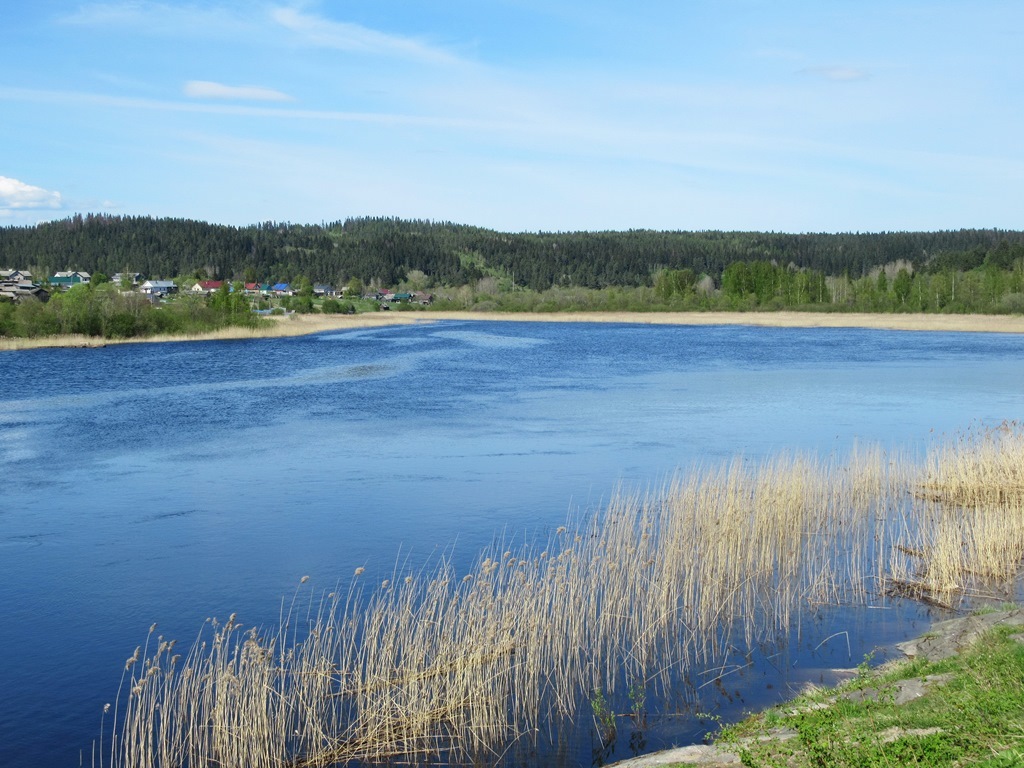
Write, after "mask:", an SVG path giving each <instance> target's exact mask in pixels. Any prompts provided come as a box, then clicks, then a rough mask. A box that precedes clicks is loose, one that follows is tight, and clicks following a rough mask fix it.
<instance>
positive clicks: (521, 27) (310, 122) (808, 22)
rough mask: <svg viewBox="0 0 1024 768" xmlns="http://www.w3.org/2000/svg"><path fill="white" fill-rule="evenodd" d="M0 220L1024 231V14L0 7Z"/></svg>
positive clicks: (979, 9) (838, 4) (945, 4)
mask: <svg viewBox="0 0 1024 768" xmlns="http://www.w3.org/2000/svg"><path fill="white" fill-rule="evenodd" d="M0 29H2V35H0V225H2V226H10V225H31V224H35V223H37V222H40V221H49V220H55V219H63V218H67V217H69V216H71V215H73V214H75V213H106V214H111V215H131V216H153V217H182V218H191V219H198V220H201V221H208V222H211V223H219V224H230V225H236V226H244V225H248V224H255V223H260V222H266V221H276V222H293V223H312V224H318V223H321V222H332V221H337V220H341V219H345V218H348V217H352V216H397V217H400V218H411V219H430V220H433V221H451V222H455V223H460V224H473V225H477V226H483V227H490V228H494V229H498V230H502V231H508V232H535V231H561V232H566V231H579V230H591V231H600V230H626V229H658V230H759V231H775V232H880V231H906V230H911V231H916V230H924V231H931V230H948V229H960V228H1001V229H1024V205H1022V202H1024V190H1022V183H1021V182H1022V181H1024V2H1021V0H971V1H970V2H967V1H961V0H806V1H803V0H644V1H643V2H638V1H637V0H633V1H632V2H621V1H619V0H585V1H584V0H444V2H439V1H438V0H403V1H402V2H397V1H396V0H319V1H317V0H305V1H302V0H299V1H289V0H277V1H276V2H275V1H273V0H271V2H261V1H260V0H244V1H243V0H220V1H216V0H215V1H213V2H156V1H152V2H151V1H150V0H112V1H111V2H89V1H88V0H83V1H79V2H65V1H61V0H32V2H23V0H0Z"/></svg>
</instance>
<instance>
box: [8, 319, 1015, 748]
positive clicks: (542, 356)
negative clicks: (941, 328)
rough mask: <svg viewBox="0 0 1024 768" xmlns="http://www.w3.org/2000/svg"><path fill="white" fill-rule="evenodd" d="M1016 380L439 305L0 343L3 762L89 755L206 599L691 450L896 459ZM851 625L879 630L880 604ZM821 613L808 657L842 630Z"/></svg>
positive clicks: (341, 571)
mask: <svg viewBox="0 0 1024 768" xmlns="http://www.w3.org/2000/svg"><path fill="white" fill-rule="evenodd" d="M1022 382H1024V337H1021V336H1015V335H1001V334H954V333H908V332H892V331H869V330H848V329H842V330H822V329H814V330H802V329H770V328H743V327H671V326H646V325H644V326H632V325H601V324H579V325H576V324H559V323H553V324H546V323H516V322H502V323H485V322H439V323H423V324H418V325H415V326H407V327H393V328H383V329H373V330H360V331H351V332H338V333H329V334H320V335H316V336H309V337H301V338H292V339H264V340H253V341H224V342H204V343H171V344H138V345H124V346H111V347H106V348H101V349H53V350H34V351H26V352H16V353H3V354H0V396H2V403H3V406H2V408H0V478H2V486H0V489H2V490H0V611H2V613H0V657H2V658H3V659H4V664H3V668H2V669H3V671H2V672H0V766H21V765H24V766H37V767H38V768H51V767H52V768H57V767H64V766H76V765H79V760H80V752H82V751H83V750H84V763H85V764H86V765H88V764H89V762H90V756H89V748H90V744H91V742H92V740H93V739H94V738H95V737H96V736H97V734H98V731H99V722H100V714H101V711H102V707H103V704H104V703H106V702H108V701H111V700H112V698H113V695H114V692H115V691H116V688H117V684H118V680H119V677H120V672H121V669H122V668H123V665H124V660H125V659H126V658H127V657H128V656H130V655H131V653H132V651H133V650H134V649H135V646H136V645H137V644H139V643H140V642H142V641H143V640H144V639H145V635H146V632H147V630H148V628H149V625H150V624H151V623H153V622H157V623H158V625H159V626H158V631H159V632H160V633H162V634H164V635H165V636H166V637H175V638H179V639H181V640H182V641H183V642H188V641H189V640H190V638H192V637H194V636H195V635H196V633H197V632H198V630H199V628H200V625H201V624H202V622H203V620H204V619H205V618H207V617H209V616H221V617H224V616H227V615H228V614H230V613H232V612H237V613H238V615H239V618H240V620H243V621H245V622H246V623H247V624H262V625H269V624H272V623H274V622H275V621H276V619H277V616H278V612H279V609H280V605H281V600H282V598H283V597H286V596H288V595H290V594H291V593H292V592H293V591H294V590H295V587H296V585H297V583H298V581H299V579H300V578H301V577H302V576H304V575H309V576H310V577H311V584H312V585H314V586H316V587H319V588H323V589H325V590H327V589H330V588H332V587H333V586H334V585H335V584H336V583H337V582H338V581H339V580H341V581H344V580H346V579H347V578H348V577H349V576H350V575H351V573H352V571H353V569H354V568H355V567H357V566H364V567H366V569H367V571H368V572H369V574H368V575H370V576H374V575H381V574H386V573H388V572H390V571H391V570H392V569H393V567H394V566H395V563H396V562H398V561H401V562H403V563H410V564H412V565H414V566H415V565H417V564H419V563H423V562H428V561H430V560H431V558H436V557H437V556H438V555H439V554H441V553H454V554H453V557H455V558H456V559H458V558H466V559H467V560H468V559H470V558H471V557H472V556H473V555H474V554H475V553H476V552H477V551H478V550H479V548H480V547H481V546H483V545H484V544H486V543H487V542H489V541H491V540H492V539H493V538H494V537H495V536H500V535H503V536H505V537H517V536H534V535H537V534H540V535H544V533H545V532H546V531H549V530H550V529H551V528H553V527H556V526H558V525H560V524H561V523H562V522H563V521H564V520H565V518H566V516H567V515H568V514H569V513H570V512H574V511H582V512H586V511H588V510H594V509H597V508H598V507H600V505H601V504H602V503H603V502H604V501H605V500H607V499H608V497H609V496H610V495H611V494H612V493H613V492H614V491H615V489H616V487H617V486H619V485H625V486H627V487H639V488H647V487H652V486H658V485H660V484H661V483H662V482H663V481H664V480H665V479H666V478H668V477H669V476H670V475H671V474H672V473H673V471H675V470H676V469H677V468H680V467H682V468H685V467H687V466H689V465H691V464H693V463H694V462H703V463H709V462H717V461H720V460H723V459H728V458H732V457H733V456H735V455H737V454H742V455H743V456H744V457H747V458H749V459H750V460H752V461H754V460H757V459H758V458H760V457H763V456H766V455H769V454H772V453H774V452H777V451H780V450H806V451H811V452H814V453H818V454H822V455H828V454H837V455H840V456H841V455H842V454H843V453H844V452H845V451H847V450H849V449H850V448H851V446H853V445H854V444H855V443H857V442H861V443H870V442H878V443H881V444H883V445H885V446H894V447H895V446H898V447H900V448H907V449H911V450H915V449H920V448H922V447H923V446H925V445H926V444H927V443H928V441H929V440H931V439H933V438H934V437H935V436H936V435H941V434H951V433H954V432H956V431H958V430H962V429H965V428H969V427H971V426H976V425H986V424H989V425H991V424H996V423H999V422H1001V421H1003V420H1006V419H1017V420H1020V419H1024V397H1022V389H1024V387H1022ZM879 617H881V618H879ZM844 620H848V619H844ZM837 621H838V622H839V623H836V622H837ZM858 621H859V622H860V623H859V626H861V628H862V629H863V630H864V633H865V634H869V635H875V636H878V635H884V634H885V631H883V630H882V629H879V627H880V626H881V625H882V624H884V623H885V621H886V614H885V612H884V611H876V612H875V613H874V614H871V615H870V616H869V617H865V618H862V619H859V620H858ZM818 622H820V626H818V627H814V626H813V625H810V626H809V631H808V633H807V637H806V639H805V640H804V641H803V642H805V643H807V644H809V646H813V645H815V644H817V643H819V642H820V641H821V640H822V639H823V638H825V637H826V636H828V635H829V634H831V633H833V632H836V631H840V630H841V629H842V628H843V626H845V625H843V624H842V621H840V620H838V619H829V618H828V615H827V614H823V615H822V617H819V619H818ZM837 627H838V629H837ZM911 629H912V628H911ZM899 631H901V632H903V633H906V632H908V631H909V630H908V629H907V628H903V629H901V630H899ZM893 632H896V630H893ZM864 642H868V640H867V639H865V640H864ZM826 652H827V653H828V654H829V657H828V658H823V659H822V666H823V667H824V666H828V665H832V666H835V665H839V666H843V665H847V666H850V665H855V664H856V663H858V662H859V661H860V660H861V657H860V655H858V649H856V648H854V649H848V648H847V646H846V645H845V643H843V644H842V647H841V648H838V649H837V642H831V643H829V644H827V645H826V646H824V648H823V649H819V655H822V654H825V653H826ZM836 654H838V655H839V656H841V657H842V658H833V657H835V655H836ZM851 656H853V657H854V658H853V659H852V662H851V660H850V657H851ZM737 695H738V694H737ZM737 706H739V704H737ZM699 730H700V729H699V727H698V726H696V725H694V724H693V723H692V722H689V721H687V722H683V721H681V720H680V721H676V722H674V724H670V725H665V724H663V725H662V726H660V729H659V728H653V729H652V730H651V732H650V733H649V734H647V735H646V736H645V739H644V741H645V742H646V743H645V746H644V748H645V749H653V748H656V747H659V746H663V745H664V744H667V743H673V742H679V741H680V740H685V739H686V738H688V736H689V735H691V734H695V733H697V732H698V731H699ZM622 749H623V750H624V751H625V754H626V755H628V747H627V746H625V745H624V746H623V747H622ZM616 756H619V757H621V756H623V755H622V754H618V755H616ZM590 758H591V755H590V753H589V752H586V754H583V755H582V756H576V757H571V758H570V763H571V764H576V763H578V764H582V765H587V764H589V762H590Z"/></svg>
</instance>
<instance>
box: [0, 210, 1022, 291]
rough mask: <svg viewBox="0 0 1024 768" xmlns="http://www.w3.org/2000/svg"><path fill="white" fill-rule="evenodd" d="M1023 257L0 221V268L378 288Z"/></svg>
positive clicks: (354, 228)
mask: <svg viewBox="0 0 1024 768" xmlns="http://www.w3.org/2000/svg"><path fill="white" fill-rule="evenodd" d="M1022 256H1024V232H1019V231H1005V230H957V231H943V232H887V233H874V234H853V233H847V234H799V235H797V234H782V233H764V232H715V231H707V232H656V231H649V230H630V231H628V232H565V233H519V234H514V233H504V232H496V231H492V230H487V229H481V228H479V227H472V226H465V225H457V224H450V223H439V222H430V221H409V220H400V219H391V218H359V219H347V220H345V221H338V222H334V223H331V224H324V225H302V224H283V223H274V222H267V223H263V224H257V225H253V226H247V227H229V226H222V225H216V224H207V223H205V222H199V221H192V220H187V219H154V218H149V217H122V216H101V215H88V216H81V215H76V216H74V217H72V218H69V219H65V220H62V221H56V222H49V223H45V224H39V225H37V226H34V227H4V228H0V268H7V269H28V270H31V271H32V273H33V274H35V275H48V274H53V273H54V272H56V271H58V270H82V271H87V272H103V273H105V274H108V275H109V274H114V273H117V272H141V273H142V274H144V275H145V276H147V277H152V278H174V277H179V276H195V275H199V274H203V275H205V276H209V277H211V278H222V279H225V278H226V279H246V280H249V281H256V280H259V281H275V282H276V281H290V280H293V279H294V278H295V277H297V276H299V275H302V276H305V277H308V278H309V279H311V280H312V281H314V282H327V283H335V284H340V283H343V282H345V281H347V280H348V279H350V278H353V277H357V278H359V279H360V280H362V281H363V282H364V283H378V284H380V285H383V286H388V285H394V284H397V283H398V282H400V281H401V280H402V279H403V278H404V277H405V275H406V274H407V272H408V271H410V270H419V271H421V272H423V273H424V274H425V276H426V277H427V278H428V279H429V281H430V282H432V283H434V284H436V285H449V286H456V285H462V284H465V283H467V282H471V281H473V280H476V279H478V278H480V277H482V276H484V275H500V276H504V277H510V278H513V279H514V281H515V283H516V284H517V285H521V286H525V287H530V288H534V289H536V290H544V289H547V288H550V287H552V286H554V285H573V286H582V287H591V288H602V287H605V286H609V285H619V286H639V285H650V284H651V282H652V276H653V275H654V274H655V273H656V272H657V271H658V270H659V269H662V268H668V269H684V268H689V269H692V270H693V271H694V272H695V273H696V274H698V275H700V274H707V275H710V276H711V277H712V278H714V279H715V280H716V281H718V280H720V278H721V274H722V271H723V269H724V268H725V267H726V266H727V265H729V264H731V263H733V262H736V261H755V260H756V261H760V260H769V261H775V262H776V263H778V264H780V265H790V264H793V265H795V266H796V267H800V268H808V269H813V270H817V271H819V272H822V273H824V274H827V275H842V274H847V275H849V276H850V277H854V278H856V277H860V276H862V275H864V274H867V273H868V272H870V271H871V269H872V268H873V267H877V266H880V265H883V264H887V263H891V262H894V261H899V260H905V261H907V262H910V263H911V264H912V265H913V267H914V268H915V269H918V270H920V269H927V268H929V267H930V268H931V269H933V270H934V269H937V268H939V267H941V268H944V269H954V270H969V269H973V268H975V267H978V266H980V265H981V264H982V263H986V260H988V262H989V263H990V262H991V261H992V260H993V258H995V259H997V260H998V261H1000V262H1002V261H1005V262H1006V263H1005V264H999V266H1001V267H1003V268H1006V267H1008V266H1010V265H1011V264H1012V263H1013V261H1014V260H1015V259H1017V258H1021V257H1022Z"/></svg>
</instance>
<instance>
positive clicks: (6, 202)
mask: <svg viewBox="0 0 1024 768" xmlns="http://www.w3.org/2000/svg"><path fill="white" fill-rule="evenodd" d="M60 207H61V196H60V192H51V191H50V190H48V189H43V188H42V187H34V186H32V185H31V184H26V183H25V182H23V181H18V180H17V179H12V178H9V177H7V176H0V211H12V210H33V209H46V210H56V209H59V208H60Z"/></svg>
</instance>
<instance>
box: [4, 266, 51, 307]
mask: <svg viewBox="0 0 1024 768" xmlns="http://www.w3.org/2000/svg"><path fill="white" fill-rule="evenodd" d="M25 275H28V278H29V279H26V278H25V277H24V276H25ZM31 277H32V273H31V272H19V271H18V270H16V269H11V270H4V271H3V272H0V301H10V302H13V303H15V304H20V303H21V302H22V301H24V300H25V299H36V300H38V301H43V302H45V301H49V300H50V292H49V291H47V290H46V289H45V288H43V287H41V286H40V285H38V284H36V283H33V282H32V280H31V279H30V278H31Z"/></svg>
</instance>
